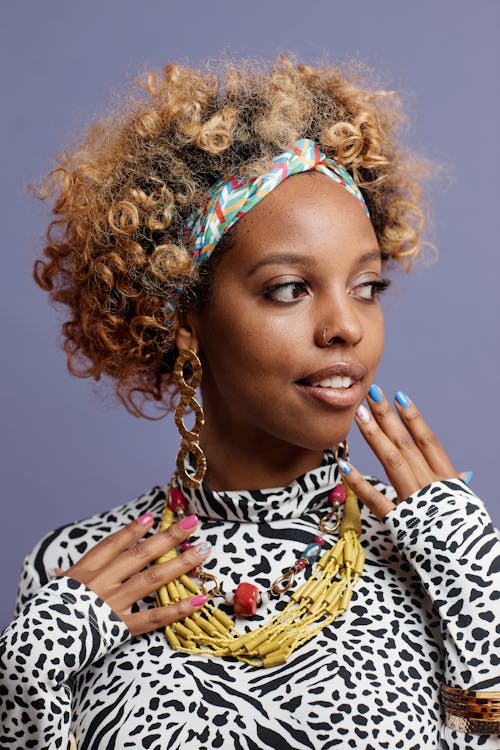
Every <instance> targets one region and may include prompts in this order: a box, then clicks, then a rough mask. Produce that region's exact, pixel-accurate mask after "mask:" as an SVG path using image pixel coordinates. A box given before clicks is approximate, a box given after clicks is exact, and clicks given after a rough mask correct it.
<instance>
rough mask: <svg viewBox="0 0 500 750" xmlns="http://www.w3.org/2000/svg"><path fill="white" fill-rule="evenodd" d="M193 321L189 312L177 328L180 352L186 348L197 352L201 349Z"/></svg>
mask: <svg viewBox="0 0 500 750" xmlns="http://www.w3.org/2000/svg"><path fill="white" fill-rule="evenodd" d="M193 322H194V321H192V320H191V319H190V316H189V314H187V315H186V316H185V317H184V318H183V319H182V321H181V324H180V326H179V328H178V329H177V333H176V334H175V345H176V346H177V349H178V350H179V351H180V352H182V351H184V350H185V349H191V351H193V352H196V353H198V351H199V345H198V336H197V335H196V331H195V328H194V325H193Z"/></svg>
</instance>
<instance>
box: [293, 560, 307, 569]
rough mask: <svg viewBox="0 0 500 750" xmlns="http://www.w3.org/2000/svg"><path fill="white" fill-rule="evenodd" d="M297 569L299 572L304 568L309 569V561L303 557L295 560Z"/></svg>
mask: <svg viewBox="0 0 500 750" xmlns="http://www.w3.org/2000/svg"><path fill="white" fill-rule="evenodd" d="M295 567H296V568H297V570H304V568H307V561H306V560H304V558H303V557H299V558H298V560H295Z"/></svg>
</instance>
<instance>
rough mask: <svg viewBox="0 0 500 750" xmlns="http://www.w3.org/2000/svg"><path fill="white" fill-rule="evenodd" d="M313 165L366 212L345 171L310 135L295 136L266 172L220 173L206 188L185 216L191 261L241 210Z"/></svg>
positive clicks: (197, 260) (205, 252)
mask: <svg viewBox="0 0 500 750" xmlns="http://www.w3.org/2000/svg"><path fill="white" fill-rule="evenodd" d="M311 169H315V170H317V171H318V172H321V173H322V174H325V175H327V176H328V177H331V179H333V180H335V181H336V182H338V183H339V184H340V185H343V186H344V187H345V189H346V190H348V191H349V192H350V193H351V195H354V197H355V198H357V199H358V201H359V202H360V203H361V205H362V206H363V208H364V210H365V213H366V215H367V216H369V215H370V214H369V212H368V208H367V206H366V203H365V199H364V198H363V195H362V193H361V190H360V189H359V188H358V186H357V185H356V183H355V182H354V180H353V179H352V177H351V175H350V174H349V172H348V171H347V170H346V169H344V168H343V167H341V166H339V165H338V164H337V163H336V162H335V161H334V160H333V159H330V158H328V157H327V156H325V154H324V153H323V152H322V151H320V149H319V146H318V144H317V143H316V142H315V141H313V140H311V139H310V138H299V140H298V141H297V142H296V144H295V146H294V148H293V149H292V150H291V151H285V152H284V153H282V154H280V155H279V156H277V157H276V158H275V159H273V162H272V166H271V168H270V169H269V171H268V172H265V173H264V174H262V175H259V176H258V177H249V178H247V179H242V178H241V177H238V176H234V177H229V178H226V177H223V178H222V179H220V180H217V182H216V183H215V184H214V185H212V187H211V188H210V189H209V191H208V196H207V197H208V201H207V203H206V204H205V207H204V208H203V209H202V210H201V211H193V213H192V214H191V215H190V216H189V217H188V218H187V219H186V222H185V226H186V228H187V230H188V232H189V238H190V239H189V242H190V245H191V246H192V247H193V248H194V254H193V265H195V266H200V265H202V264H203V263H205V262H206V261H207V260H208V258H209V257H210V255H211V254H212V252H213V251H214V250H215V248H216V246H217V243H218V242H219V240H220V239H221V237H222V236H223V234H224V233H225V232H227V230H228V229H229V228H230V227H232V226H233V224H235V223H236V222H237V221H238V219H240V218H241V217H242V216H243V215H244V214H246V213H247V212H248V211H250V209H252V208H253V207H254V206H255V205H257V203H259V202H260V201H261V200H262V199H263V198H265V197H266V195H268V194H269V193H270V192H271V191H272V190H274V189H275V188H277V187H278V185H279V184H280V183H281V182H283V180H285V179H286V178H287V177H290V176H291V175H293V174H298V173H299V172H308V171H310V170H311Z"/></svg>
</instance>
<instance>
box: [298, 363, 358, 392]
mask: <svg viewBox="0 0 500 750" xmlns="http://www.w3.org/2000/svg"><path fill="white" fill-rule="evenodd" d="M366 373H367V371H366V367H364V366H363V365H362V364H360V363H358V362H335V363H334V364H333V365H330V367H325V368H324V369H323V370H318V371H317V372H313V373H311V374H310V375H306V376H305V377H304V378H300V380H298V381H297V383H298V384H299V385H308V386H312V387H313V388H350V387H351V386H352V385H353V384H354V383H359V381H360V380H363V378H364V377H366Z"/></svg>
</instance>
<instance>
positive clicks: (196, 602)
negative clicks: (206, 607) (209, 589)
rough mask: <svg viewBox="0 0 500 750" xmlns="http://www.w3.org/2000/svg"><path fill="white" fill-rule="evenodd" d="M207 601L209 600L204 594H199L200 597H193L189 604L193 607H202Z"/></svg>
mask: <svg viewBox="0 0 500 750" xmlns="http://www.w3.org/2000/svg"><path fill="white" fill-rule="evenodd" d="M207 601H208V599H207V597H206V596H205V595H204V594H198V596H193V598H192V599H191V600H190V602H189V603H190V604H191V606H193V607H202V606H203V604H206V602H207Z"/></svg>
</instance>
